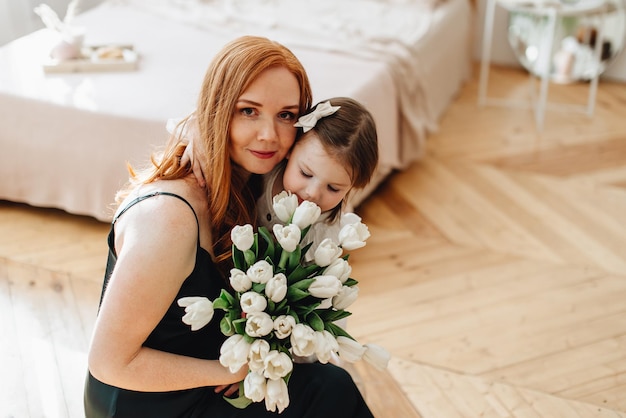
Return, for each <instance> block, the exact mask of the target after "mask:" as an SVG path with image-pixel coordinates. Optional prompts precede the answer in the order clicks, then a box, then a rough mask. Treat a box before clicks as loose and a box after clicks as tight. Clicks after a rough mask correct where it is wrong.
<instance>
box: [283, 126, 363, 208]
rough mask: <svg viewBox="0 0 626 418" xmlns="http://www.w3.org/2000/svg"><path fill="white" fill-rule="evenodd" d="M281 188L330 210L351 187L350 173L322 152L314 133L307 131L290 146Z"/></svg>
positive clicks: (322, 148) (299, 199)
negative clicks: (290, 149)
mask: <svg viewBox="0 0 626 418" xmlns="http://www.w3.org/2000/svg"><path fill="white" fill-rule="evenodd" d="M283 187H284V189H285V190H287V191H290V192H291V193H294V194H296V195H297V196H298V201H299V202H301V201H303V200H308V201H310V202H313V203H315V204H316V205H317V206H319V207H320V209H322V212H325V211H327V210H330V209H333V208H334V207H335V206H337V205H338V204H339V202H341V200H342V199H343V198H344V197H345V196H346V194H347V193H348V192H349V191H350V189H351V187H352V182H351V180H350V173H349V172H348V171H347V170H346V167H345V166H344V165H343V164H341V163H340V162H338V161H337V160H336V159H335V158H334V156H332V155H331V154H329V153H328V152H326V150H325V149H324V147H323V146H322V143H321V142H320V140H319V139H318V137H317V134H315V132H314V131H309V132H307V133H306V134H305V135H304V136H303V137H302V138H301V139H300V140H299V141H298V142H297V143H296V144H295V145H294V147H293V150H292V151H291V153H290V155H289V161H288V162H287V167H286V168H285V174H284V175H283Z"/></svg>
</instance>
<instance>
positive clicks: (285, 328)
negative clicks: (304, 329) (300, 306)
mask: <svg viewBox="0 0 626 418" xmlns="http://www.w3.org/2000/svg"><path fill="white" fill-rule="evenodd" d="M295 326H296V320H295V318H294V317H293V316H291V315H280V316H278V317H277V318H276V319H275V320H274V331H276V337H277V338H278V339H279V340H283V339H285V338H287V337H289V336H290V335H291V330H292V329H293V328H294V327H295Z"/></svg>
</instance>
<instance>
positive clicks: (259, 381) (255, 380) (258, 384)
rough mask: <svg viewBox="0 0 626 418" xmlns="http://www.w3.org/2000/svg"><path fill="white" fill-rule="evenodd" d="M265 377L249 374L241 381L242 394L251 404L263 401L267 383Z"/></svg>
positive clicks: (253, 373) (255, 373) (254, 373)
mask: <svg viewBox="0 0 626 418" xmlns="http://www.w3.org/2000/svg"><path fill="white" fill-rule="evenodd" d="M266 382H267V381H266V379H265V377H263V375H262V374H260V373H258V372H250V373H248V374H247V375H246V378H245V379H243V393H244V395H245V396H246V398H248V399H250V400H251V401H252V402H261V401H262V400H263V399H265V394H266V389H267V383H266Z"/></svg>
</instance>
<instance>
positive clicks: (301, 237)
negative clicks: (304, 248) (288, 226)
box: [300, 225, 312, 244]
mask: <svg viewBox="0 0 626 418" xmlns="http://www.w3.org/2000/svg"><path fill="white" fill-rule="evenodd" d="M309 229H311V225H309V226H307V227H306V228H304V229H303V230H302V231H300V242H302V240H303V239H304V237H305V236H306V234H307V233H308V232H309ZM311 244H312V243H311Z"/></svg>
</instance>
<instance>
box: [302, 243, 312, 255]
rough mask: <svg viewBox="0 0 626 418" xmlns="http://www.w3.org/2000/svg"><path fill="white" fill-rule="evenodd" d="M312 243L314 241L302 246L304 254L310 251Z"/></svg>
mask: <svg viewBox="0 0 626 418" xmlns="http://www.w3.org/2000/svg"><path fill="white" fill-rule="evenodd" d="M311 245H313V241H311V242H309V243H308V244H307V245H305V246H304V248H302V254H306V253H307V251H309V248H311Z"/></svg>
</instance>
